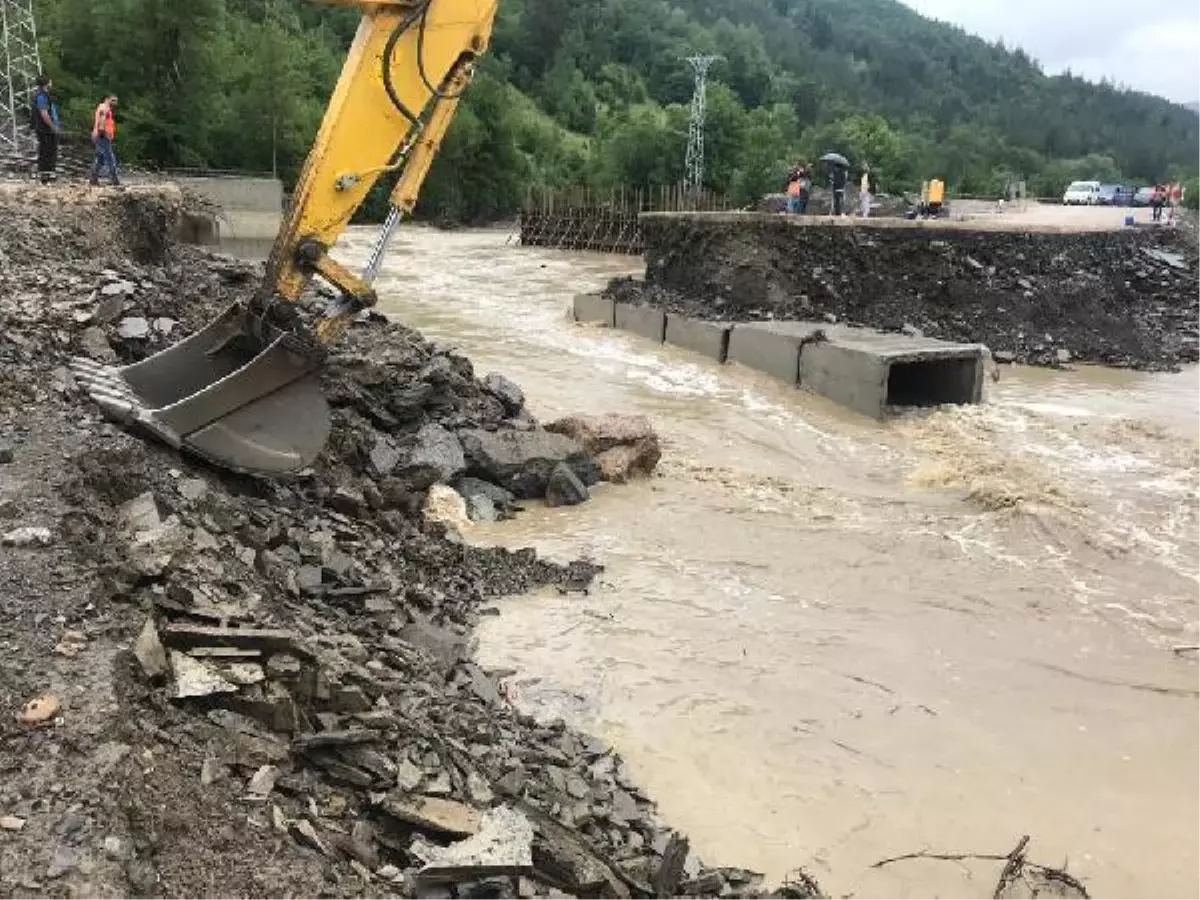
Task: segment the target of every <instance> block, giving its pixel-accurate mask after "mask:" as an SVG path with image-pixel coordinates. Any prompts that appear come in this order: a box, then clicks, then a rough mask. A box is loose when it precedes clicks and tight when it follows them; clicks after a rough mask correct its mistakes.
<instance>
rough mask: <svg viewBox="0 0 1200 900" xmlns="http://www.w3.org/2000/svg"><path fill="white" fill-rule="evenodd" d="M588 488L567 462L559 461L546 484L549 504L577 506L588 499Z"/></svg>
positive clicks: (547, 502) (547, 503)
mask: <svg viewBox="0 0 1200 900" xmlns="http://www.w3.org/2000/svg"><path fill="white" fill-rule="evenodd" d="M588 497H589V494H588V489H587V487H586V486H585V485H584V483H583V482H582V481H580V480H579V477H578V476H577V475H576V474H575V473H574V472H572V471H571V467H570V466H568V465H567V464H566V463H559V464H558V465H557V466H555V467H554V471H553V472H551V473H550V481H549V482H547V484H546V505H547V506H576V505H578V504H580V503H582V502H583V501H584V500H587V499H588Z"/></svg>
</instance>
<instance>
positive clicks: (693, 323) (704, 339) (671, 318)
mask: <svg viewBox="0 0 1200 900" xmlns="http://www.w3.org/2000/svg"><path fill="white" fill-rule="evenodd" d="M732 330H733V326H732V325H730V324H729V323H727V322H704V321H701V320H699V319H689V318H688V317H687V316H678V315H675V314H674V313H668V314H667V329H666V338H665V339H666V342H667V343H668V344H671V345H673V346H675V347H682V348H684V349H685V350H691V351H692V352H693V353H699V354H701V355H703V356H707V357H708V358H709V359H715V360H716V361H717V362H719V363H723V362H725V358H726V357H727V356H728V355H729V335H730V332H731V331H732Z"/></svg>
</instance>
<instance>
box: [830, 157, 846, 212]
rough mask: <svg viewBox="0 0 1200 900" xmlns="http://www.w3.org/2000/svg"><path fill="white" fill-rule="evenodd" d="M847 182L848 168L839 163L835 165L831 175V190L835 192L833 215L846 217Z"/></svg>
mask: <svg viewBox="0 0 1200 900" xmlns="http://www.w3.org/2000/svg"><path fill="white" fill-rule="evenodd" d="M846 181H847V172H846V167H845V166H843V165H839V164H838V163H834V164H833V171H832V172H831V173H830V175H829V188H830V190H832V191H833V210H832V212H831V215H835V216H841V215H845V212H844V209H845V202H846Z"/></svg>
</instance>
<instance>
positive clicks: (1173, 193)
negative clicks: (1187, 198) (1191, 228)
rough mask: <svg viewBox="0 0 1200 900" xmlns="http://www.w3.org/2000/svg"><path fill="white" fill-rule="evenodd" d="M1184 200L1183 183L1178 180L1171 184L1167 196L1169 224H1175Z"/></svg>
mask: <svg viewBox="0 0 1200 900" xmlns="http://www.w3.org/2000/svg"><path fill="white" fill-rule="evenodd" d="M1182 202H1183V185H1182V184H1180V183H1179V182H1178V181H1176V182H1175V183H1174V184H1172V185H1171V188H1170V193H1169V194H1168V196H1167V224H1168V225H1174V224H1175V217H1176V216H1177V215H1178V210H1179V205H1180V204H1181V203H1182Z"/></svg>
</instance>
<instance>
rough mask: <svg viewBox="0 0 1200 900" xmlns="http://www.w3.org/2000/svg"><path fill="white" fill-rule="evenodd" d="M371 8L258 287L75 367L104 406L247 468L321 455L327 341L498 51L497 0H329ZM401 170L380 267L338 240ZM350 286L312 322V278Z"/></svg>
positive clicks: (370, 276) (267, 468) (367, 284)
mask: <svg viewBox="0 0 1200 900" xmlns="http://www.w3.org/2000/svg"><path fill="white" fill-rule="evenodd" d="M324 2H326V3H333V4H335V5H339V6H352V7H356V8H359V9H360V10H361V11H362V20H361V22H360V23H359V26H358V31H357V33H356V35H355V37H354V41H353V43H352V44H351V46H350V50H349V53H348V54H347V56H346V62H345V64H344V66H343V67H342V73H341V76H340V77H339V78H338V82H337V86H336V87H335V88H334V91H333V95H332V97H331V98H330V101H329V105H328V107H327V109H326V111H325V117H324V119H323V120H322V122H321V128H320V130H319V132H318V133H317V138H316V141H315V142H314V144H313V147H312V150H311V151H310V152H309V155H308V159H307V160H306V161H305V164H304V168H303V169H302V170H301V173H300V177H299V179H298V181H297V183H296V187H295V191H294V193H293V195H292V202H291V204H290V206H289V209H288V212H287V214H286V215H285V218H284V221H283V224H282V226H281V228H280V230H279V234H278V236H277V237H276V240H275V244H274V246H273V248H272V250H271V255H270V258H269V260H268V263H267V277H266V279H265V280H264V282H263V284H262V286H261V288H260V289H259V291H258V292H257V293H256V294H255V296H254V297H253V298H251V299H249V300H248V301H247V302H245V303H241V302H239V303H235V304H234V305H232V306H230V307H229V308H228V309H226V310H225V311H224V312H223V313H222V314H221V315H220V316H218V317H217V318H216V319H215V320H214V321H213V322H212V323H210V324H209V325H208V326H206V327H205V328H204V329H202V330H201V331H199V332H196V333H195V334H193V335H192V336H191V337H189V338H187V339H185V340H183V341H181V342H180V343H178V344H176V345H175V346H173V347H170V348H168V349H167V350H164V351H162V352H161V353H157V354H155V355H154V356H151V357H149V358H148V359H145V360H143V361H141V362H139V363H135V364H133V365H130V366H125V367H122V368H117V367H112V366H105V365H101V364H98V363H96V362H94V361H92V360H90V359H85V358H77V359H75V360H73V362H72V370H73V371H74V373H75V375H76V377H77V378H78V379H79V380H80V382H81V383H82V384H83V385H84V387H85V388H86V389H87V391H88V393H89V394H90V395H91V397H92V399H94V400H95V401H96V402H97V403H98V404H99V405H100V407H101V409H102V410H103V411H104V412H105V414H106V415H108V416H110V417H112V418H114V419H117V420H118V421H121V422H124V423H126V424H128V425H130V426H131V427H135V428H137V429H139V430H141V431H143V432H145V433H148V434H150V435H152V436H153V437H156V438H158V439H160V440H163V441H165V442H167V443H169V444H171V445H172V446H174V447H176V448H182V449H186V450H189V451H191V452H193V453H196V454H199V455H200V456H203V457H205V458H207V459H209V460H210V461H212V462H214V463H217V464H218V465H221V466H223V467H225V468H230V469H234V470H236V471H245V472H259V473H266V474H270V473H282V472H288V471H293V470H296V469H299V468H303V467H304V466H306V465H309V464H310V463H311V462H312V461H313V460H314V459H315V458H316V456H317V455H318V454H319V453H320V451H321V449H322V448H323V447H324V445H325V441H326V439H327V438H328V434H329V409H328V405H327V404H326V402H325V398H324V395H323V393H322V392H321V388H320V384H319V370H320V367H321V364H322V362H323V361H324V358H325V353H326V351H325V347H326V346H327V345H328V344H329V343H331V342H332V341H334V340H336V339H337V338H338V337H339V336H340V335H341V334H342V333H343V332H344V331H345V329H346V328H347V327H348V326H349V325H350V323H351V322H352V321H353V319H354V317H355V316H357V315H358V314H359V313H360V312H361V311H362V310H363V309H365V308H366V307H369V306H371V305H373V304H374V302H375V294H374V291H373V290H372V288H371V283H372V281H373V280H374V278H375V275H376V274H377V273H378V271H379V266H380V263H381V261H382V258H383V253H384V250H385V248H386V246H387V242H388V239H389V238H390V236H391V234H392V232H393V230H394V229H395V227H396V225H397V224H398V222H399V221H400V220H401V219H402V218H403V217H404V216H405V215H407V214H408V213H411V212H412V209H413V207H414V206H415V204H416V201H417V195H418V192H419V191H420V188H421V184H422V182H423V181H424V180H425V176H426V174H427V173H428V171H429V167H430V165H431V164H432V162H433V159H434V157H435V156H436V155H437V152H438V148H439V147H440V146H441V142H442V138H443V137H444V136H445V133H446V129H447V128H448V127H449V124H450V121H451V119H452V118H453V116H454V112H455V110H456V108H457V105H458V100H459V97H461V95H462V92H463V91H464V90H465V89H466V87H467V84H468V83H469V81H470V79H471V75H472V73H473V71H474V67H475V63H476V61H477V60H478V59H479V57H480V56H481V54H482V53H483V52H484V51H485V50H486V49H487V46H488V42H489V40H490V38H491V32H492V23H493V20H494V18H495V14H496V5H497V0H324ZM389 173H399V174H398V178H397V181H396V184H395V187H394V188H393V189H392V192H391V196H390V206H389V212H388V216H387V219H386V221H385V223H384V226H383V228H382V229H381V231H380V233H379V235H378V237H377V239H376V242H375V245H374V247H373V248H372V252H371V254H370V258H369V260H368V263H367V266H366V269H365V271H364V272H362V273H361V274H357V273H354V272H351V271H350V270H349V269H347V268H346V267H345V266H342V265H341V264H339V263H338V262H337V261H335V260H334V259H333V258H332V257H331V256H330V255H329V251H330V249H331V248H332V246H333V244H334V242H335V241H336V240H337V239H338V237H339V236H340V235H341V234H342V232H343V231H345V229H346V227H347V226H348V225H349V223H350V219H351V217H352V216H353V215H354V212H355V211H356V210H357V209H358V207H359V206H361V205H362V203H363V201H364V200H365V199H366V197H367V194H368V193H369V192H370V190H371V188H372V187H373V186H374V185H375V183H376V182H377V181H378V180H379V178H381V177H383V176H384V175H387V174H389ZM316 275H319V276H320V277H321V278H323V279H325V280H326V281H328V282H329V283H330V284H331V285H332V286H333V287H335V288H336V289H337V290H338V292H339V295H340V300H339V302H337V303H336V304H334V305H333V307H332V308H331V309H328V310H326V311H324V312H323V314H321V315H320V316H319V317H318V319H317V321H316V323H315V327H313V328H310V327H309V326H307V325H305V324H304V322H303V320H302V318H301V317H300V316H298V315H297V314H296V307H295V306H294V305H293V304H294V303H295V302H296V301H297V300H299V299H300V296H301V294H302V292H303V291H304V288H305V287H306V286H307V285H308V283H309V282H310V281H311V279H312V278H313V276H316Z"/></svg>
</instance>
